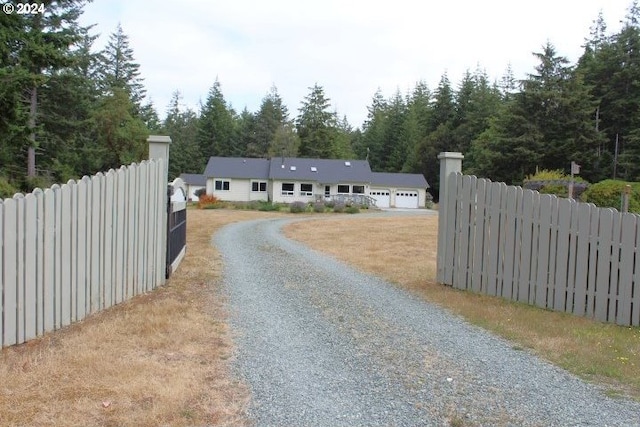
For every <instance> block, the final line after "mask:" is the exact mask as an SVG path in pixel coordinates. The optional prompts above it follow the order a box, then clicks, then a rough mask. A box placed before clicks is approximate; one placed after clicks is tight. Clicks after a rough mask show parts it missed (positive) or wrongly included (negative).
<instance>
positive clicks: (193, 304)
mask: <svg viewBox="0 0 640 427" xmlns="http://www.w3.org/2000/svg"><path fill="white" fill-rule="evenodd" d="M273 215H274V214H267V213H262V212H251V211H246V212H245V211H229V210H204V211H202V210H190V211H189V213H188V217H189V221H188V232H187V245H188V250H187V255H186V257H185V258H184V260H183V262H182V264H181V266H180V268H179V269H178V271H177V272H176V273H175V274H174V275H173V276H172V277H171V279H170V280H169V282H168V283H167V285H166V286H164V287H162V288H160V289H158V290H156V291H154V292H151V293H149V294H146V295H142V296H139V297H136V298H134V299H133V300H131V301H129V302H126V303H123V304H120V305H118V306H116V307H113V308H112V309H109V310H106V311H105V312H102V313H100V314H97V315H94V316H91V317H90V318H88V319H86V320H85V321H83V322H80V323H78V324H75V325H72V326H71V327H68V328H65V329H63V330H61V331H57V332H54V333H51V334H48V335H46V336H45V337H43V338H41V339H38V340H35V341H32V342H30V343H27V344H24V345H19V346H14V347H10V348H5V349H3V350H2V353H1V357H0V425H2V426H11V425H38V426H46V425H65V426H76V425H77V426H123V425H127V426H128V425H131V426H133V425H135V426H158V425H171V426H191V425H229V426H240V425H244V424H245V416H244V415H245V414H244V410H245V406H246V404H247V402H248V398H249V396H248V392H247V389H246V387H245V386H244V385H243V384H240V383H238V382H236V381H235V380H233V379H232V376H231V375H230V372H229V357H230V355H231V351H232V345H233V343H232V340H231V337H230V333H229V330H228V326H227V324H226V314H225V312H224V301H223V300H222V299H221V296H220V293H219V286H220V280H219V277H220V268H221V265H220V258H219V254H218V253H217V252H216V251H215V249H214V248H213V247H212V246H211V244H210V242H211V235H212V234H213V233H214V232H215V230H217V229H218V228H219V227H221V226H222V225H224V224H227V223H230V222H235V221H241V220H246V219H253V218H259V217H260V218H262V217H267V216H273ZM280 215H281V214H280Z"/></svg>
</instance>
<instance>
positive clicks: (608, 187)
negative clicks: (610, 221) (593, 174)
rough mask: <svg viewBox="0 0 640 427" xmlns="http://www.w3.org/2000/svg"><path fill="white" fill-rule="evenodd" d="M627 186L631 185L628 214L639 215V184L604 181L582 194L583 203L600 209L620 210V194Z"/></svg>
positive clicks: (611, 180) (593, 185)
mask: <svg viewBox="0 0 640 427" xmlns="http://www.w3.org/2000/svg"><path fill="white" fill-rule="evenodd" d="M627 185H631V196H630V197H629V212H636V213H640V182H626V181H617V180H613V179H606V180H604V181H600V182H598V183H596V184H592V185H591V186H590V187H589V188H588V189H587V191H585V192H584V193H583V194H582V197H581V200H582V201H583V202H588V203H593V204H595V205H596V206H599V207H601V208H614V209H620V206H621V200H622V193H623V192H624V190H625V187H626V186H627Z"/></svg>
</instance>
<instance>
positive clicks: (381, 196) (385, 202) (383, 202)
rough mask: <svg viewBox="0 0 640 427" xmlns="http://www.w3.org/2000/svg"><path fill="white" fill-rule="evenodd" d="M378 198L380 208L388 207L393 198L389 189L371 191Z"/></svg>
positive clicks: (372, 195) (377, 204) (377, 203)
mask: <svg viewBox="0 0 640 427" xmlns="http://www.w3.org/2000/svg"><path fill="white" fill-rule="evenodd" d="M369 195H370V196H371V197H373V198H374V199H375V200H376V206H377V207H379V208H388V207H389V203H390V201H391V198H390V197H389V192H388V191H372V192H370V193H369Z"/></svg>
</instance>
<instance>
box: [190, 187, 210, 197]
mask: <svg viewBox="0 0 640 427" xmlns="http://www.w3.org/2000/svg"><path fill="white" fill-rule="evenodd" d="M193 194H194V195H195V196H196V197H197V198H198V199H200V198H201V197H202V196H204V195H205V194H207V189H206V188H198V189H197V190H196V191H194V192H193Z"/></svg>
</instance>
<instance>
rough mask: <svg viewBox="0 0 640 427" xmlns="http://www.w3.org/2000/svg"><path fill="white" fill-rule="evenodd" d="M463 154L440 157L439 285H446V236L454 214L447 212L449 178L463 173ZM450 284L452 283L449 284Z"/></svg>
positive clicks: (448, 153)
mask: <svg viewBox="0 0 640 427" xmlns="http://www.w3.org/2000/svg"><path fill="white" fill-rule="evenodd" d="M462 159H464V156H463V155H462V153H456V152H448V151H445V152H442V153H440V154H439V155H438V160H440V198H439V200H438V256H437V274H436V280H437V281H438V283H444V269H445V266H444V261H445V260H444V258H445V254H446V253H447V245H450V244H451V242H450V240H449V239H450V236H449V237H448V236H446V230H447V219H448V217H449V216H450V215H451V214H453V213H452V212H447V200H448V198H449V191H450V189H449V188H447V186H448V184H449V180H448V177H449V175H451V174H452V173H455V172H462ZM449 284H450V283H449Z"/></svg>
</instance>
